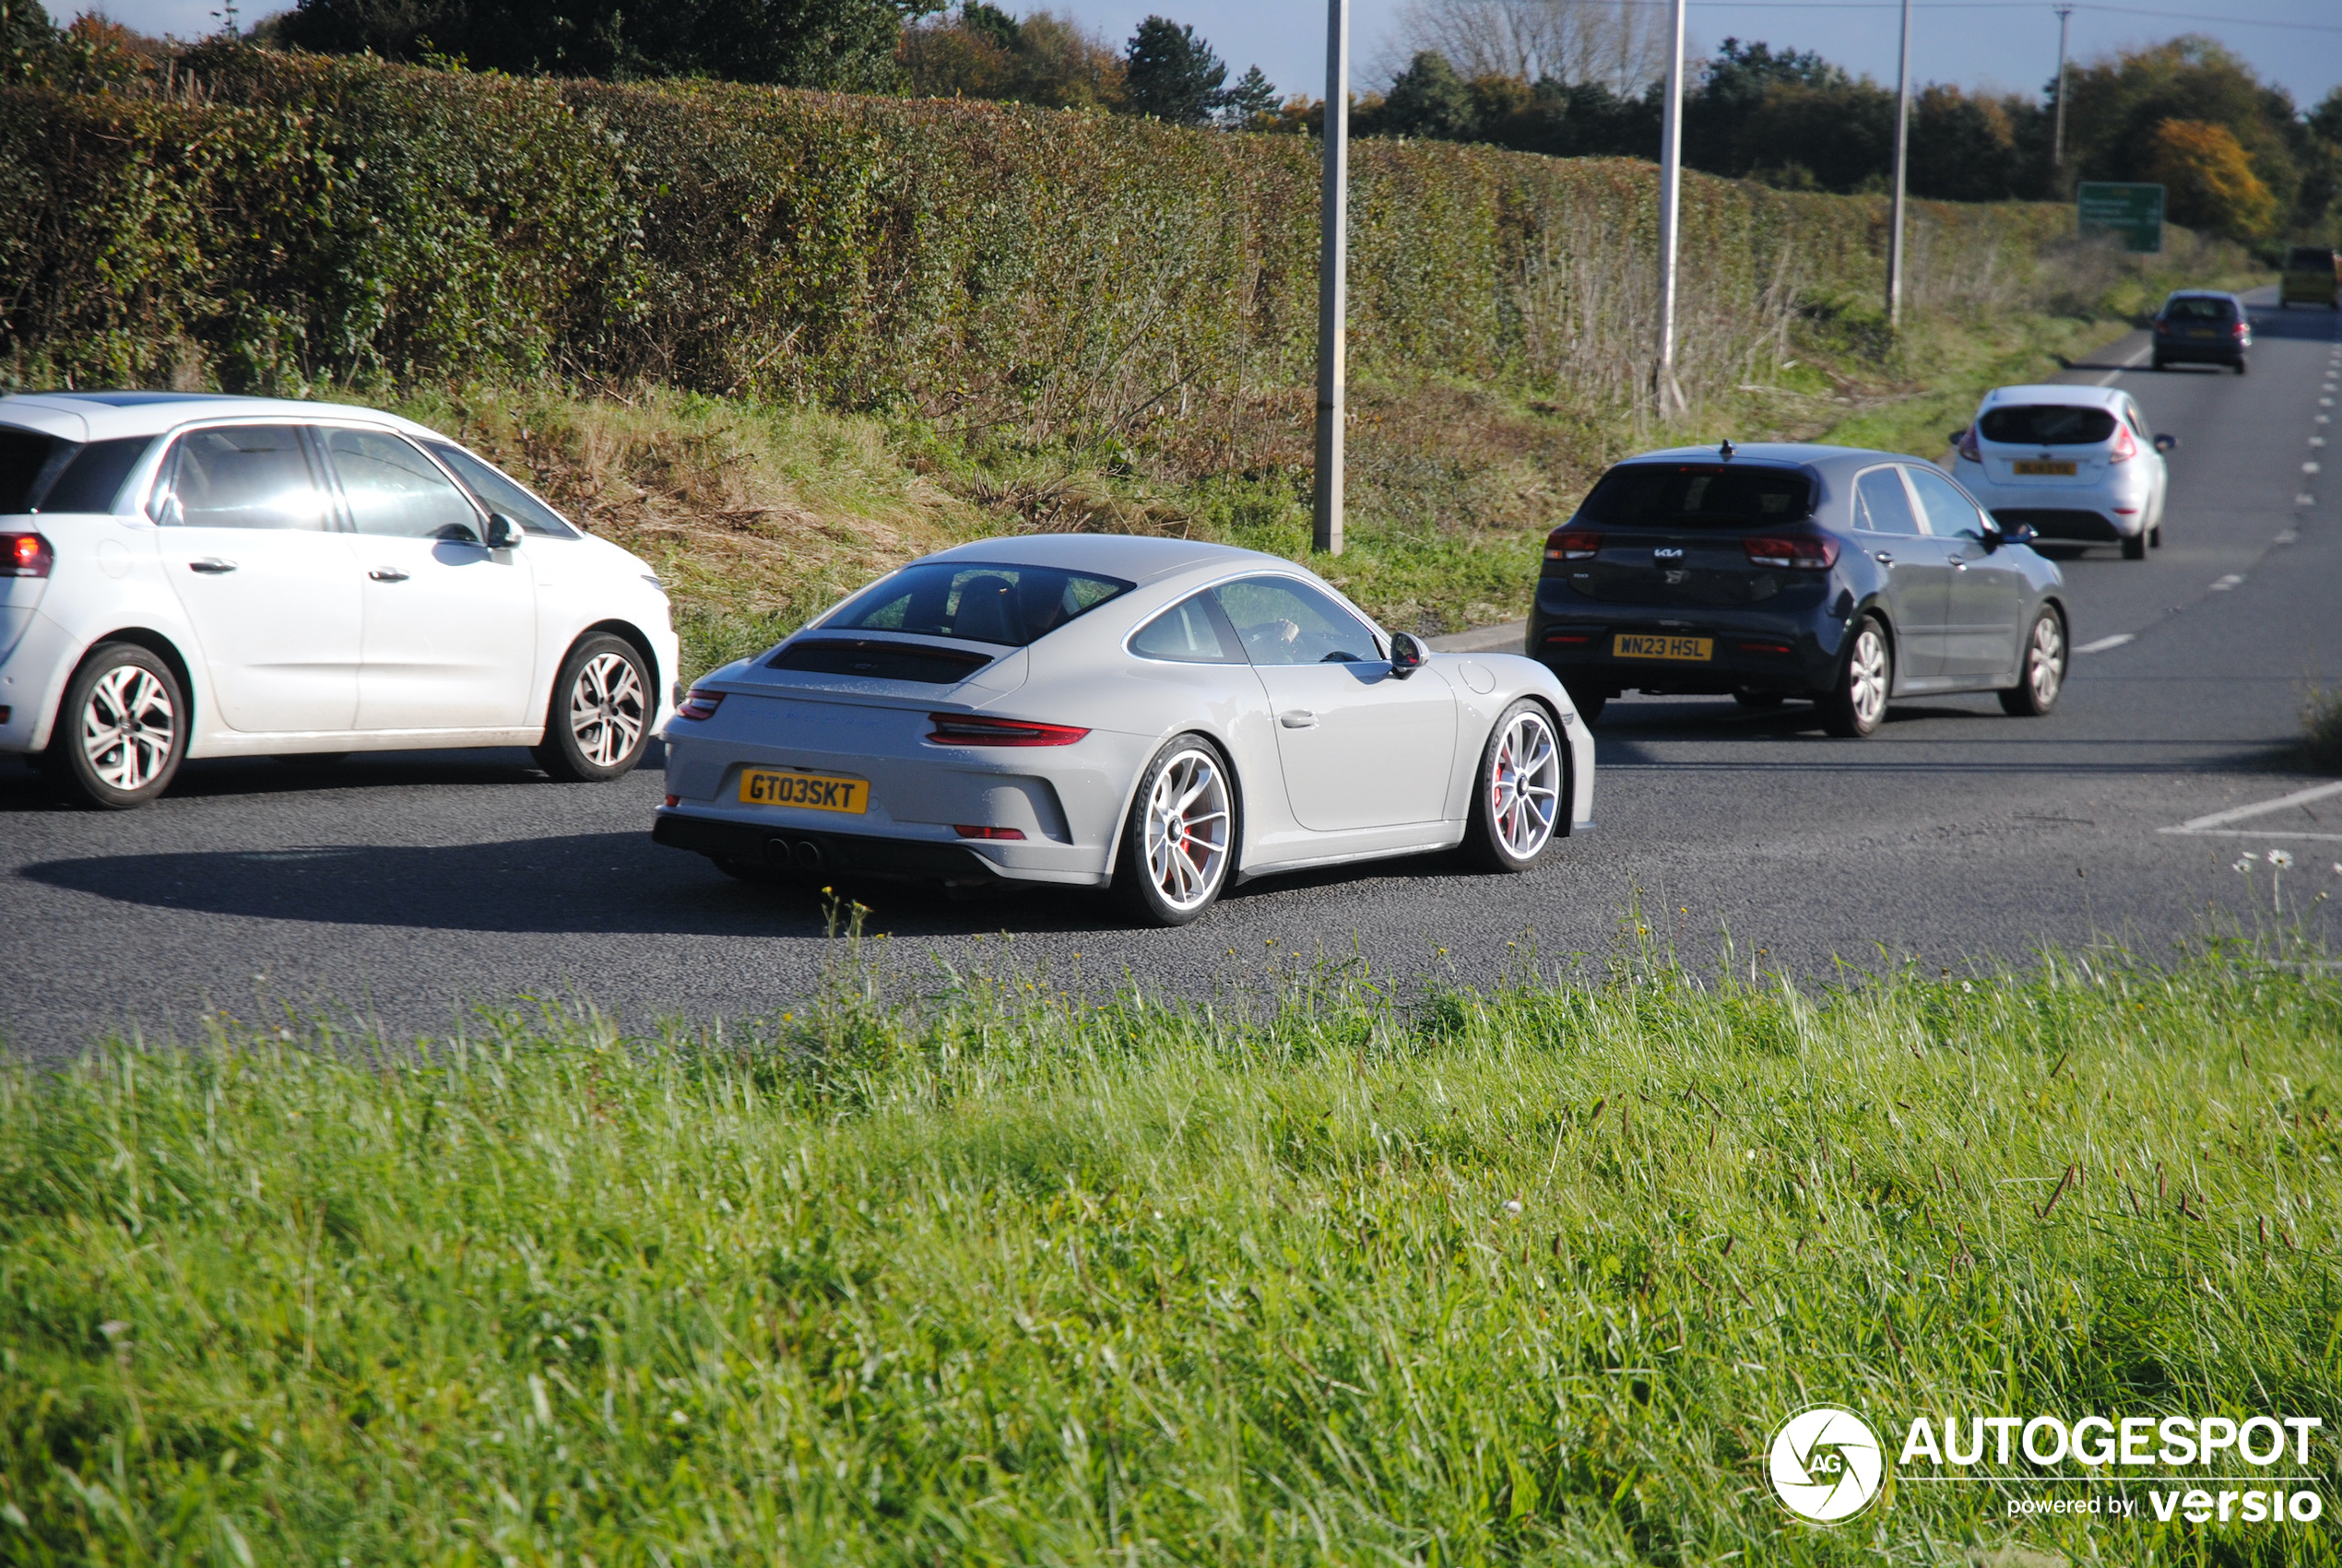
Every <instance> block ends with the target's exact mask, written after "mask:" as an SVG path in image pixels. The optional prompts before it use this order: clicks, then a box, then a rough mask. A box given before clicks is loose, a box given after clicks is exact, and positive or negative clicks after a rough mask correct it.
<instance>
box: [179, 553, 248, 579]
mask: <svg viewBox="0 0 2342 1568" xmlns="http://www.w3.org/2000/svg"><path fill="white" fill-rule="evenodd" d="M187 570H188V571H190V572H202V573H203V574H204V575H205V576H207V577H217V576H219V574H220V573H221V572H233V571H235V570H236V563H235V562H234V561H232V560H222V559H220V558H219V556H216V555H207V556H206V557H204V558H203V559H202V560H191V561H189V562H188V563H187Z"/></svg>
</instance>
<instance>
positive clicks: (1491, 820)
mask: <svg viewBox="0 0 2342 1568" xmlns="http://www.w3.org/2000/svg"><path fill="white" fill-rule="evenodd" d="M1567 778H1568V774H1567V772H1566V771H1565V770H1564V769H1563V767H1562V762H1561V738H1560V736H1559V735H1558V734H1557V733H1556V731H1555V728H1554V722H1553V715H1552V714H1551V713H1547V712H1546V711H1545V709H1544V706H1543V705H1542V704H1540V703H1537V702H1533V701H1530V700H1529V699H1527V698H1525V697H1524V698H1522V699H1521V700H1520V701H1518V702H1515V703H1514V704H1513V705H1512V706H1511V707H1509V708H1507V709H1506V710H1505V711H1504V713H1501V714H1500V715H1498V717H1497V719H1496V726H1495V727H1494V728H1493V729H1492V730H1490V731H1489V734H1488V744H1487V746H1486V747H1485V748H1484V749H1482V751H1481V753H1480V769H1479V772H1478V774H1477V776H1476V777H1475V778H1474V779H1473V786H1474V787H1473V795H1472V821H1471V824H1470V825H1469V826H1468V827H1466V828H1465V830H1464V852H1465V853H1466V854H1467V855H1470V856H1471V857H1472V858H1473V860H1474V861H1476V862H1478V863H1479V864H1480V865H1481V866H1483V867H1486V868H1487V869H1488V870H1491V871H1526V870H1528V869H1529V867H1530V865H1531V864H1532V862H1533V861H1535V860H1536V858H1537V856H1539V855H1543V854H1544V852H1545V845H1547V844H1549V843H1552V842H1553V836H1554V829H1555V827H1557V826H1559V825H1560V822H1561V813H1562V812H1563V810H1564V809H1565V808H1567V805H1568V801H1567V797H1566V796H1565V795H1564V793H1563V787H1562V786H1563V785H1564V784H1565V783H1566V782H1567Z"/></svg>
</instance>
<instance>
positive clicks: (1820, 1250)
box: [0, 944, 2342, 1564]
mask: <svg viewBox="0 0 2342 1568" xmlns="http://www.w3.org/2000/svg"><path fill="white" fill-rule="evenodd" d="M889 994H890V993H889V991H888V989H887V986H886V984H884V982H883V979H882V977H881V976H880V975H879V974H878V973H876V972H875V970H874V969H873V968H872V967H871V965H870V964H869V962H868V961H866V960H865V958H864V957H863V956H862V955H861V954H860V953H859V951H858V949H855V948H853V947H851V946H850V945H842V947H841V950H840V955H839V958H838V960H837V962H836V965H835V967H834V971H833V973H832V983H831V985H830V987H829V994H828V996H827V997H826V999H825V1000H824V1001H823V1002H822V1004H821V1005H820V1006H818V1007H816V1008H813V1009H812V1010H811V1011H810V1012H808V1013H805V1014H802V1015H798V1016H790V1015H783V1016H781V1017H778V1018H775V1019H771V1020H764V1021H763V1023H761V1024H758V1025H754V1026H751V1027H746V1028H742V1029H737V1030H726V1031H723V1032H711V1033H704V1034H685V1033H681V1032H677V1033H670V1034H668V1035H666V1036H662V1037H660V1038H656V1039H650V1040H621V1039H618V1038H615V1037H613V1036H612V1034H611V1033H610V1032H609V1030H608V1029H606V1028H605V1027H603V1026H602V1025H600V1024H599V1023H598V1022H597V1021H596V1020H593V1019H592V1018H590V1017H579V1018H561V1017H554V1016H550V1015H547V1016H537V1015H530V1014H526V1013H522V1012H515V1013H514V1014H512V1015H510V1016H504V1017H484V1018H483V1019H482V1020H480V1022H479V1027H478V1029H477V1031H476V1032H473V1033H471V1034H470V1035H469V1036H468V1037H467V1038H462V1039H456V1040H450V1041H445V1042H441V1043H435V1044H431V1045H428V1046H416V1047H413V1048H406V1047H391V1046H386V1045H384V1044H381V1043H373V1042H358V1041H344V1040H327V1039H310V1040H306V1041H304V1042H302V1043H291V1042H290V1027H289V1029H288V1030H286V1031H271V1030H250V1029H242V1028H239V1029H237V1030H235V1031H233V1032H228V1033H224V1034H223V1035H222V1036H221V1037H220V1038H219V1039H217V1040H216V1041H214V1042H213V1043H211V1044H210V1045H208V1046H207V1048H205V1049H202V1050H198V1051H192V1052H187V1053H183V1054H181V1053H172V1052H168V1051H161V1050H155V1049H145V1048H131V1047H121V1046H117V1047H114V1048H112V1049H109V1050H107V1051H105V1052H102V1053H101V1054H99V1055H94V1056H92V1057H91V1058H89V1060H88V1061H87V1062H86V1063H85V1064H83V1065H82V1066H81V1067H78V1068H77V1069H76V1070H72V1071H68V1072H65V1073H62V1074H57V1075H53V1076H41V1075H35V1074H31V1073H29V1072H25V1071H21V1070H20V1071H18V1072H16V1073H13V1074H11V1075H10V1076H8V1077H7V1078H6V1079H5V1080H0V1557H5V1558H6V1559H7V1560H8V1561H10V1562H27V1563H34V1562H223V1563H224V1562H247V1563H248V1562H314V1563H335V1562H351V1563H357V1562H364V1563H388V1562H402V1563H403V1562H419V1563H420V1562H434V1563H438V1562H445V1563H454V1562H526V1563H556V1562H559V1563H585V1562H593V1563H597V1564H613V1563H633V1562H645V1563H649V1562H657V1563H680V1562H751V1561H755V1562H775V1563H779V1562H788V1563H806V1562H840V1563H848V1562H885V1563H905V1564H908V1563H915V1562H916V1563H927V1562H1061V1563H1077V1562H1107V1561H1113V1562H1214V1563H1217V1562H1234V1561H1245V1562H1435V1561H1436V1562H1440V1563H1462V1562H1524V1561H1540V1562H1548V1561H1549V1562H1668V1563H1675V1562H1686V1563H1687V1562H1718V1561H1722V1560H1726V1559H1732V1560H1736V1561H1746V1562H1760V1561H1761V1562H1796V1563H1807V1562H1811V1563H1825V1562H1854V1561H1866V1562H1867V1561H1882V1560H1893V1561H1913V1562H1919V1561H1925V1562H1947V1561H1948V1562H1969V1561H1984V1560H1987V1559H1986V1557H1985V1555H1984V1554H1986V1553H1997V1552H2001V1551H2004V1550H2012V1549H2022V1550H2027V1551H2034V1552H2040V1551H2049V1552H2056V1553H2067V1554H2070V1555H2071V1556H2072V1557H2073V1558H2075V1559H2076V1560H2084V1559H2087V1560H2090V1561H2108V1562H2127V1563H2140V1562H2162V1561H2180V1560H2185V1561H2189V1562H2331V1561H2333V1559H2334V1557H2335V1551H2334V1549H2333V1546H2332V1544H2331V1541H2330V1538H2328V1537H2327V1536H2326V1535H2325V1534H2324V1533H2323V1531H2322V1528H2312V1527H2301V1526H2292V1527H2284V1528H2281V1529H2280V1528H2271V1527H2246V1526H2242V1525H2241V1524H2230V1525H2218V1524H2215V1525H2212V1526H2207V1527H2204V1528H2202V1529H2200V1530H2196V1529H2191V1528H2189V1527H2186V1526H2184V1524H2183V1523H2173V1524H2170V1525H2159V1524H2157V1523H2155V1522H2154V1520H2153V1518H2152V1516H2151V1515H2147V1510H2146V1509H2145V1508H2144V1507H2142V1509H2141V1510H2140V1512H2141V1515H2143V1516H2145V1517H2144V1519H2143V1522H2137V1523H2126V1524H2122V1525H2115V1524H2111V1523H2105V1522H2100V1523H2096V1524H2093V1523H2091V1522H2088V1520H2085V1519H2075V1518H2070V1517H2068V1518H2037V1519H2032V1520H2028V1521H2017V1522H2012V1521H2010V1520H2008V1519H2007V1518H2006V1517H2005V1506H2004V1500H2005V1497H2006V1496H2008V1495H2013V1494H2015V1489H2010V1490H2007V1491H2004V1490H2003V1489H1997V1488H1993V1487H1987V1486H1938V1487H1922V1486H1915V1485H1912V1486H1901V1487H1899V1488H1898V1489H1897V1490H1895V1491H1893V1492H1891V1493H1890V1495H1889V1496H1888V1497H1887V1500H1886V1501H1885V1503H1883V1504H1881V1505H1880V1506H1879V1507H1877V1508H1876V1509H1875V1512H1874V1513H1872V1514H1871V1515H1866V1516H1865V1518H1864V1520H1863V1522H1862V1523H1861V1524H1860V1525H1859V1526H1857V1527H1850V1528H1845V1529H1840V1530H1836V1531H1828V1530H1816V1529H1812V1528H1808V1527H1804V1526H1802V1525H1798V1524H1796V1523H1794V1522H1792V1521H1791V1520H1790V1519H1789V1518H1788V1516H1787V1515H1785V1514H1783V1513H1782V1512H1781V1511H1780V1509H1779V1507H1778V1506H1777V1505H1776V1504H1775V1503H1773V1501H1772V1500H1771V1498H1770V1496H1769V1495H1768V1493H1767V1491H1766V1489H1765V1486H1764V1482H1763V1471H1762V1468H1761V1461H1760V1459H1759V1457H1758V1456H1759V1455H1760V1454H1761V1452H1762V1449H1763V1446H1764V1444H1766V1442H1767V1441H1768V1436H1769V1434H1770V1432H1771V1431H1772V1430H1773V1428H1774V1427H1775V1425H1776V1424H1777V1423H1778V1422H1779V1421H1781V1420H1782V1419H1783V1418H1784V1417H1785V1416H1786V1415H1787V1414H1788V1413H1789V1412H1791V1411H1792V1410H1794V1409H1798V1408H1800V1407H1803V1406H1804V1405H1807V1404H1810V1403H1812V1402H1814V1401H1816V1400H1823V1399H1827V1400H1832V1401H1838V1402H1843V1403H1847V1404H1849V1405H1851V1407H1852V1408H1854V1409H1857V1410H1863V1411H1868V1412H1871V1414H1872V1419H1873V1420H1874V1421H1875V1422H1876V1423H1877V1424H1879V1425H1880V1426H1881V1427H1882V1429H1885V1428H1887V1426H1889V1425H1890V1424H1891V1425H1893V1426H1894V1430H1896V1431H1898V1432H1899V1431H1900V1425H1899V1424H1898V1423H1899V1422H1900V1421H1908V1419H1909V1417H1910V1415H1911V1414H1914V1413H1924V1414H1929V1415H1933V1416H1936V1417H1938V1418H1940V1417H1942V1416H1944V1415H1948V1414H1960V1415H1968V1414H1980V1415H1981V1414H1999V1413H2004V1412H2005V1413H2009V1414H2032V1413H2036V1412H2044V1413H2061V1414H2063V1415H2064V1416H2065V1417H2066V1419H2068V1420H2071V1419H2073V1418H2075V1417H2076V1416H2078V1415H2080V1414H2082V1413H2085V1412H2088V1413H2102V1414H2111V1415H2117V1416H2121V1415H2129V1414H2139V1415H2156V1416H2161V1415H2166V1414H2182V1413H2184V1414H2187V1415H2189V1416H2194V1415H2196V1414H2198V1413H2202V1412H2215V1413H2225V1414H2228V1415H2230V1416H2233V1417H2241V1416H2244V1415H2247V1414H2256V1413H2260V1412H2263V1411H2267V1412H2271V1413H2277V1414H2285V1413H2309V1414H2314V1413H2324V1414H2325V1415H2326V1416H2327V1417H2328V1425H2329V1427H2330V1426H2331V1425H2332V1419H2331V1418H2332V1415H2333V1412H2335V1411H2336V1409H2338V1408H2342V1403H2338V1402H2337V1393H2342V1385H2337V1376H2336V1373H2337V1362H2336V1324H2337V1322H2342V1284H2338V1283H2337V1271H2336V1267H2335V1254H2336V1246H2337V1243H2342V1224H2338V1223H2337V1221H2338V1220H2342V1181H2337V1176H2336V1167H2335V1163H2334V1161H2335V1158H2336V1152H2337V1147H2336V1146H2337V1141H2342V1140H2337V1138H2336V1127H2335V1125H2334V1122H2333V1114H2334V1110H2335V1103H2336V1095H2337V1092H2342V1081H2337V1078H2336V1058H2335V1053H2334V1044H2335V1041H2336V1038H2337V1036H2342V977H2337V976H2336V974H2334V973H2332V972H2331V971H2330V970H2328V971H2321V970H2319V969H2317V968H2316V967H2315V966H2314V965H2311V966H2296V967H2295V968H2292V969H2287V968H2284V967H2282V966H2278V965H2273V964H2271V963H2268V962H2265V961H2263V960H2262V959H2261V958H2260V957H2259V956H2256V952H2255V950H2254V949H2250V948H2247V947H2243V946H2221V945H2218V944H2215V945H2211V946H2209V947H2206V948H2205V949H2201V950H2199V951H2197V952H2196V953H2194V955H2193V956H2189V957H2185V958H2183V959H2182V960H2181V961H2178V962H2176V963H2175V964H2172V965H2169V966H2165V967H2162V968H2148V967H2145V966H2139V965H2135V964H2133V963H2131V962H2129V961H2126V960H2124V959H2123V957H2122V956H2121V955H2119V954H2111V953H2100V952H2092V953H2088V954H2076V955H2072V956H2059V955H2050V956H2048V957H2047V959H2046V960H2045V961H2044V962H2043V963H2042V964H2041V965H2040V967H2039V968H2038V969H2037V970H2036V971H2033V972H2030V973H2026V974H2021V975H2020V974H1997V975H1989V976H1980V977H1976V978H1972V979H1965V980H1963V979H1957V978H1953V977H1950V976H1948V975H1947V976H1946V977H1944V978H1943V979H1941V980H1929V979H1924V978H1921V977H1919V976H1916V975H1906V976H1903V977H1900V978H1895V979H1890V980H1887V981H1885V982H1882V983H1878V984H1870V985H1866V986H1864V987H1862V988H1856V989H1845V990H1836V991H1831V992H1828V993H1827V994H1825V995H1821V996H1805V995H1801V994H1800V993H1799V992H1797V991H1796V990H1794V989H1792V988H1791V987H1789V986H1787V985H1785V984H1773V983H1768V982H1767V981H1765V980H1764V979H1762V978H1761V977H1757V976H1756V975H1755V974H1754V973H1753V972H1749V971H1746V970H1744V971H1743V972H1742V973H1741V974H1740V975H1739V976H1738V977H1734V976H1733V975H1731V974H1729V973H1727V974H1723V975H1721V976H1709V977H1700V976H1695V975H1693V974H1690V973H1686V972H1684V971H1682V970H1679V969H1676V968H1674V967H1672V966H1671V965H1668V964H1666V963H1664V962H1661V961H1657V960H1656V959H1655V958H1653V957H1651V956H1650V955H1632V956H1630V957H1629V958H1628V959H1627V960H1626V961H1622V962H1620V963H1618V964H1617V965H1616V966H1615V968H1614V969H1613V970H1612V971H1611V972H1610V973H1607V974H1606V975H1602V976H1597V977H1595V978H1594V979H1593V980H1592V981H1591V983H1586V984H1557V983H1555V981H1554V980H1553V978H1552V977H1546V978H1543V979H1540V978H1538V977H1536V976H1535V975H1533V974H1532V973H1527V972H1526V971H1524V973H1523V974H1522V976H1521V977H1520V980H1519V981H1518V982H1517V983H1515V984H1509V985H1508V986H1504V987H1501V988H1498V989H1496V990H1494V991H1492V992H1487V993H1476V992H1467V991H1453V990H1445V989H1438V988H1433V989H1430V990H1428V991H1422V992H1418V993H1413V994H1410V995H1408V996H1403V997H1402V996H1399V995H1396V994H1395V993H1394V992H1393V991H1392V990H1391V989H1390V988H1389V987H1388V986H1386V985H1384V984H1382V983H1380V982H1379V981H1378V980H1376V979H1375V978H1374V977H1372V976H1368V975H1365V974H1363V973H1350V972H1343V971H1337V970H1329V969H1326V968H1323V967H1313V966H1308V965H1302V966H1298V967H1295V969H1294V970H1292V971H1291V973H1290V976H1289V984H1287V985H1286V987H1285V989H1284V990H1283V993H1282V995H1281V996H1278V997H1277V998H1275V1000H1274V1001H1273V1002H1267V1003H1262V1004H1261V1005H1260V1006H1258V1007H1255V1008H1244V1007H1240V1006H1236V1005H1234V1004H1230V1003H1225V1002H1224V1003H1222V1004H1219V1005H1212V1006H1167V1005H1164V1004H1161V1003H1158V1002H1156V1001H1154V1000H1153V999H1151V998H1148V997H1145V996H1141V995H1139V994H1137V993H1135V992H1132V993H1127V994H1124V995H1122V996H1118V997H1117V998H1116V999H1114V1000H1112V1001H1110V1002H1105V1003H1099V1002H1096V1001H1085V1000H1082V999H1078V998H1077V997H1076V996H1074V995H1071V994H1069V993H1065V992H1060V991H1059V990H1057V989H1056V988H1054V987H1053V986H1052V985H1051V984H1049V981H1048V978H1047V976H1046V975H1044V974H1038V973H1010V972H1005V971H1004V972H1003V973H999V974H997V975H985V974H979V973H945V974H941V975H940V976H939V977H938V984H937V985H936V986H935V988H934V989H933V990H932V991H931V993H930V994H929V995H927V996H923V997H918V998H915V999H910V1000H897V1001H890V1000H888V999H887V997H888V996H889ZM297 1021H298V1020H289V1025H294V1024H297ZM309 1044H328V1045H332V1046H336V1047H339V1049H333V1050H312V1049H308V1048H305V1046H306V1045H309ZM2320 1441H2321V1443H2323V1442H2324V1441H2327V1440H2326V1439H2324V1438H2321V1440H2320ZM2321 1452H2322V1453H2325V1454H2330V1452H2331V1450H2330V1449H2322V1450H2321ZM2017 1468H2020V1469H2021V1468H2023V1467H2022V1466H2019V1467H2017ZM2325 1469H2326V1473H2329V1474H2330V1473H2331V1466H2330V1464H2327V1465H2326V1467H2325ZM2062 1473H2065V1474H2069V1475H2074V1476H2080V1475H2083V1474H2085V1472H2080V1471H2074V1470H2070V1469H2067V1470H2064V1471H2063V1472H2062ZM2076 1490H2077V1491H2078V1490H2080V1489H2078V1488H2077V1489H2076ZM2331 1501H2332V1500H2331V1499H2329V1503H2331ZM2025 1560H2026V1561H2035V1560H2036V1559H2033V1558H2027V1559H2025ZM2050 1560H2051V1561H2054V1560H2055V1559H2054V1558H2052V1559H2050Z"/></svg>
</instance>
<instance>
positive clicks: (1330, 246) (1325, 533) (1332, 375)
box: [1309, 0, 1682, 555]
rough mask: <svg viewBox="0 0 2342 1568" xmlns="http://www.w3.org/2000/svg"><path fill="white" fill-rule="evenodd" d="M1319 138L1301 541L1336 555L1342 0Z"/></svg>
mask: <svg viewBox="0 0 2342 1568" xmlns="http://www.w3.org/2000/svg"><path fill="white" fill-rule="evenodd" d="M1681 3H1682V0H1677V4H1679V5H1680V4H1681ZM1325 142H1326V168H1325V186H1324V190H1323V191H1322V193H1321V194H1320V195H1319V199H1318V218H1319V239H1318V475H1317V487H1316V494H1315V496H1314V497H1313V498H1312V502H1313V506H1312V511H1313V518H1312V524H1311V527H1310V533H1309V548H1311V549H1313V550H1317V551H1319V553H1320V554H1324V555H1340V554H1341V553H1342V436H1343V429H1342V427H1343V420H1344V419H1347V418H1348V414H1347V412H1346V409H1345V405H1346V404H1347V403H1348V401H1349V398H1348V389H1347V380H1348V378H1347V376H1346V374H1345V371H1344V367H1343V360H1344V358H1346V356H1347V355H1348V352H1349V345H1348V340H1347V337H1346V335H1345V334H1344V332H1343V321H1344V319H1345V317H1346V315H1347V313H1348V311H1349V304H1350V290H1349V287H1348V284H1349V270H1350V0H1327V6H1326V124H1325Z"/></svg>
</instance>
